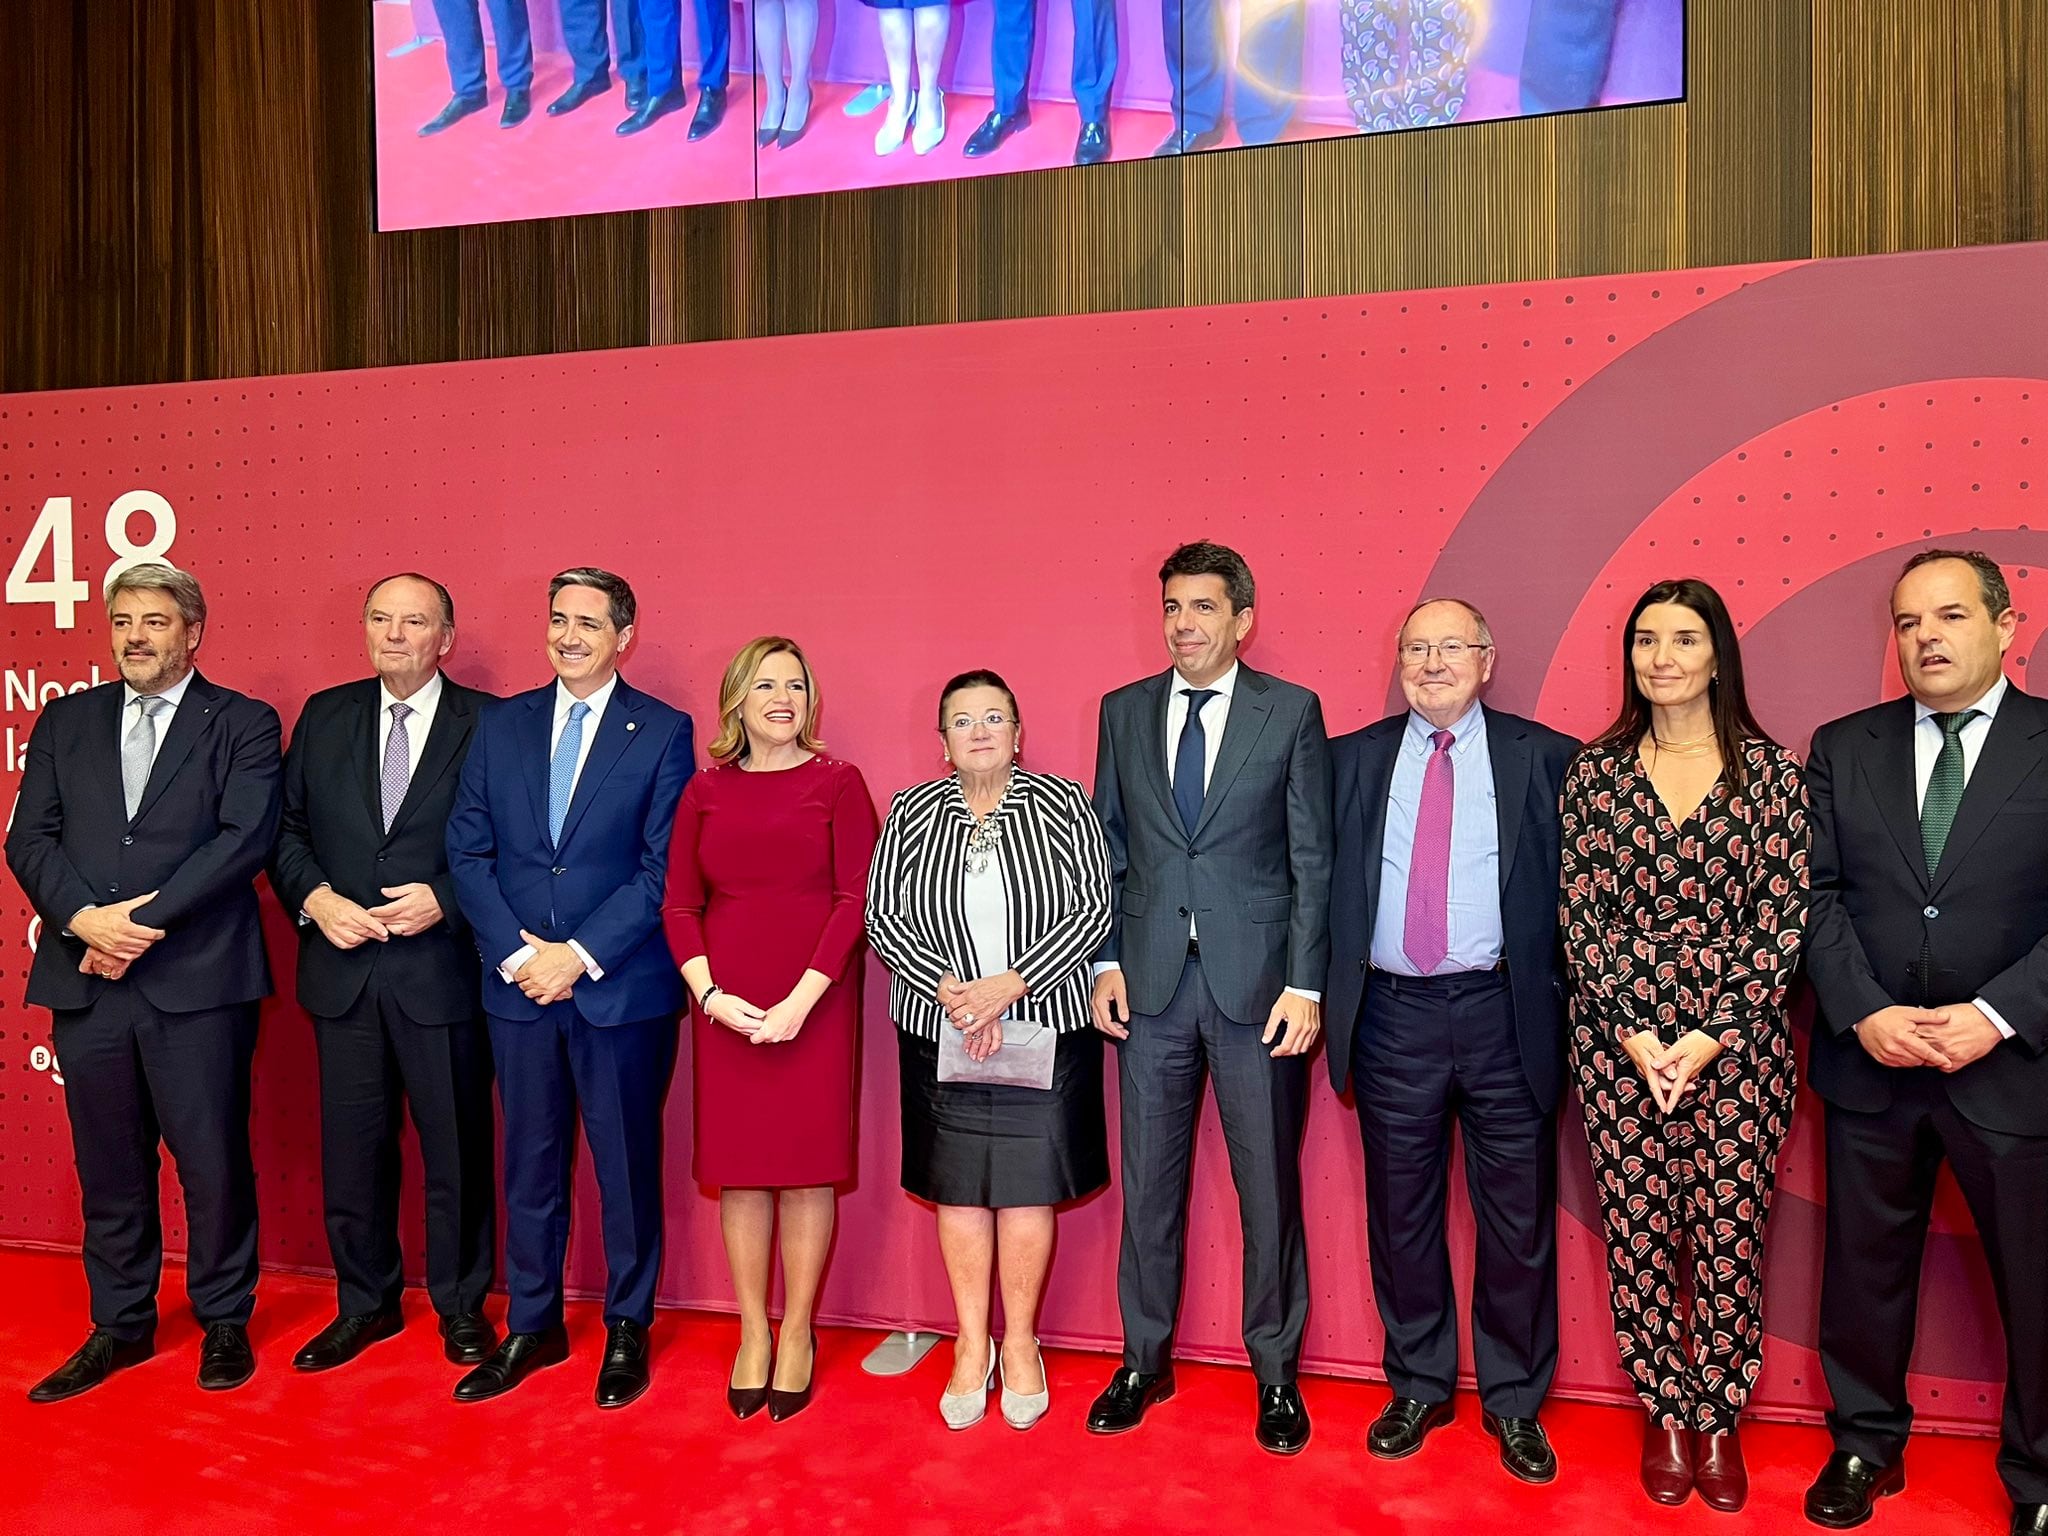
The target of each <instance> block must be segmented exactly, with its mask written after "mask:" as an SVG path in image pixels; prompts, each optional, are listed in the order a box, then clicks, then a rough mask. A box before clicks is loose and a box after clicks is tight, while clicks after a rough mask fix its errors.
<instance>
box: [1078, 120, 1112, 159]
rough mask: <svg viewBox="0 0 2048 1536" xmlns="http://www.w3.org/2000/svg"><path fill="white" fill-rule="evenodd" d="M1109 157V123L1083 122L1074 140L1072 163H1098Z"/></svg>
mask: <svg viewBox="0 0 2048 1536" xmlns="http://www.w3.org/2000/svg"><path fill="white" fill-rule="evenodd" d="M1108 158H1109V124H1107V123H1083V124H1082V125H1081V136H1080V137H1079V138H1078V139H1076V140H1074V164H1076V165H1100V164H1101V163H1102V162H1103V161H1105V160H1107V159H1108Z"/></svg>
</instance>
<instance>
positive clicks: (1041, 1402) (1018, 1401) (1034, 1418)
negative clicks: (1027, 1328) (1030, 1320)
mask: <svg viewBox="0 0 2048 1536" xmlns="http://www.w3.org/2000/svg"><path fill="white" fill-rule="evenodd" d="M1031 1349H1032V1353H1034V1354H1036V1355H1037V1356H1038V1379H1039V1381H1040V1382H1042V1383H1043V1385H1042V1386H1040V1387H1039V1389H1038V1390H1037V1391H1036V1392H1012V1391H1011V1390H1010V1382H1009V1372H1008V1371H1005V1372H1003V1422H1004V1423H1005V1424H1007V1425H1009V1426H1010V1428H1012V1429H1029V1428H1030V1427H1031V1426H1032V1425H1034V1424H1036V1423H1037V1422H1038V1421H1039V1420H1040V1419H1042V1418H1044V1417H1045V1410H1046V1409H1047V1408H1049V1407H1050V1406H1052V1382H1051V1380H1050V1379H1049V1378H1048V1377H1047V1376H1046V1374H1045V1354H1044V1352H1043V1351H1042V1350H1040V1349H1039V1347H1038V1340H1036V1339H1033V1340H1032V1341H1031ZM1002 1359H1003V1357H1002V1352H1001V1351H1000V1350H998V1351H997V1353H996V1363H997V1364H998V1365H1001V1364H1002Z"/></svg>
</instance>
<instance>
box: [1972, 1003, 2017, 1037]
mask: <svg viewBox="0 0 2048 1536" xmlns="http://www.w3.org/2000/svg"><path fill="white" fill-rule="evenodd" d="M1970 1001H1971V1002H1972V1003H1974V1004H1975V1005H1976V1008H1977V1011H1978V1012H1979V1013H1981V1014H1983V1015H1984V1017H1985V1018H1987V1019H1989V1020H1990V1021H1991V1024H1992V1027H1993V1028H1994V1029H1996V1030H1997V1031H1998V1032H1999V1033H2000V1034H2001V1035H2003V1036H2005V1038H2006V1039H2008V1040H2014V1039H2017V1038H2018V1037H2019V1031H2018V1030H2016V1029H2014V1028H2013V1027H2012V1026H2011V1025H2010V1024H2008V1023H2006V1022H2005V1016H2004V1015H2003V1014H2001V1013H2000V1012H1999V1011H1998V1010H1997V1009H1996V1008H1994V1007H1992V1006H1991V1005H1990V1004H1989V1003H1987V1002H1985V1001H1984V999H1983V998H1981V997H1973V998H1971V999H1970Z"/></svg>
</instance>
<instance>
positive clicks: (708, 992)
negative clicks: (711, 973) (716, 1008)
mask: <svg viewBox="0 0 2048 1536" xmlns="http://www.w3.org/2000/svg"><path fill="white" fill-rule="evenodd" d="M721 990H722V989H721V988H720V987H719V985H718V983H717V982H715V981H714V982H713V983H711V985H710V986H708V987H706V988H705V989H704V990H703V992H702V993H701V994H699V996H698V998H697V1006H698V1007H699V1008H702V1009H705V1010H706V1011H707V1012H708V1011H709V1010H710V1007H711V999H712V998H714V997H716V996H718V994H719V992H720V991H721Z"/></svg>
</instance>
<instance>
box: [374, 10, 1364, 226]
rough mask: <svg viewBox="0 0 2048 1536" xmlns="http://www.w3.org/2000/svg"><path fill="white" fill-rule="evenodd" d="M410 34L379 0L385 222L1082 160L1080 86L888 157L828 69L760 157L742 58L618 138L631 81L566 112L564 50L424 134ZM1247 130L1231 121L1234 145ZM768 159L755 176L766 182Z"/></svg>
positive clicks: (1315, 127) (438, 82)
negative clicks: (1020, 121)
mask: <svg viewBox="0 0 2048 1536" xmlns="http://www.w3.org/2000/svg"><path fill="white" fill-rule="evenodd" d="M411 35H412V20H411V16H410V13H409V12H408V11H407V10H406V9H405V8H404V7H400V6H390V5H380V6H378V7H376V44H375V46H376V59H375V64H376V89H377V224H378V227H379V228H380V229H387V230H390V229H418V228H422V227H426V226H431V225H440V224H488V223H494V222H497V221H500V220H505V219H534V218H551V217H555V216H557V215H568V214H584V213H611V212H616V211H618V210H620V209H627V208H671V207H679V206H682V205H684V204H688V203H723V202H737V201H741V200H743V199H746V198H750V197H753V196H755V195H756V192H757V190H758V193H759V195H760V196H763V197H782V196H788V195H791V194H795V193H802V192H829V191H837V190H841V189H844V188H848V187H875V186H899V185H902V184H904V183H906V182H915V181H943V180H947V179H950V178H954V177H961V176H988V175H1000V174H1005V173H1008V172H1013V171H1035V170H1047V169H1050V168H1053V167H1056V166H1068V165H1071V164H1072V163H1073V158H1074V139H1075V136H1076V135H1077V134H1078V133H1079V132H1080V126H1081V124H1080V116H1079V113H1078V112H1077V111H1076V109H1075V107H1074V105H1073V104H1072V103H1071V102H1063V101H1048V102H1042V103H1036V104H1034V105H1033V107H1032V121H1031V126H1030V127H1029V128H1027V129H1026V130H1025V131H1024V132H1023V133H1021V134H1019V135H1018V136H1017V137H1015V138H1013V139H1011V140H1010V141H1009V142H1008V143H1007V144H1005V145H1004V146H1003V147H1002V149H1001V150H1000V151H999V152H998V153H996V154H994V155H992V156H990V157H989V158H987V159H985V160H969V159H967V158H965V157H964V156H963V155H962V154H961V153H960V146H961V145H962V144H964V143H966V142H967V136H968V135H969V134H971V133H973V132H974V130H975V128H976V126H977V125H978V124H979V123H980V122H981V120H982V118H983V117H984V116H985V115H986V114H987V112H988V109H989V98H988V97H986V96H969V95H952V94H950V93H949V94H948V95H947V98H946V107H947V111H946V137H945V139H944V140H943V141H941V142H940V144H939V145H938V147H937V148H936V149H934V150H932V151H931V152H930V153H929V154H926V155H916V154H913V153H911V150H910V147H909V145H908V144H906V145H905V146H904V147H903V148H901V149H899V150H897V151H896V152H895V153H894V154H892V155H889V156H887V157H886V158H884V157H882V156H878V155H876V153H875V130H876V129H877V128H879V127H880V126H881V122H882V117H881V114H880V113H879V112H877V113H874V114H871V115H869V116H867V117H859V118H850V117H848V116H846V115H845V113H844V112H842V111H841V110H840V109H841V108H842V107H843V106H844V105H845V104H846V102H847V101H848V100H849V99H850V98H851V97H852V96H853V95H854V94H855V93H856V92H857V91H858V90H859V89H860V87H859V86H858V85H847V84H835V83H833V82H830V81H820V82H819V83H818V85H817V87H816V99H815V101H814V103H813V105H812V108H811V124H810V130H809V132H808V133H806V134H805V135H804V137H803V138H802V139H801V140H800V141H799V142H798V143H797V144H795V145H793V146H792V147H791V148H789V149H787V150H783V149H776V148H772V147H771V148H769V149H765V150H762V151H761V152H760V163H759V166H758V168H757V167H756V165H755V159H754V154H755V152H754V121H755V108H754V101H753V95H752V92H753V89H754V80H753V77H752V76H751V75H744V74H740V73H738V72H737V71H736V72H735V73H734V74H733V76H732V81H731V85H730V98H729V99H730V103H731V105H730V107H729V109H728V111H727V114H726V119H725V121H724V122H723V123H722V124H721V125H720V126H719V128H718V129H717V131H716V132H714V133H712V134H710V135H709V136H708V137H706V138H703V139H700V140H698V141H697V142H696V143H695V144H692V143H690V142H689V139H688V132H689V126H690V113H691V112H694V111H695V110H696V103H697V84H696V79H695V76H694V75H693V74H690V73H689V71H688V70H687V69H686V71H685V74H686V76H688V78H687V79H686V82H685V83H686V85H687V86H688V89H689V94H690V101H689V106H688V107H687V108H686V109H685V110H684V111H682V112H678V113H676V114H675V115H674V116H673V117H669V118H664V119H663V120H662V121H661V122H659V123H657V124H655V125H654V126H653V127H652V128H650V129H648V130H647V131H646V132H644V133H641V134H638V135H635V136H634V137H632V138H628V139H621V138H619V137H618V135H617V134H615V133H614V132H613V129H615V128H616V127H617V126H618V124H619V121H620V119H622V118H623V117H624V116H625V115H626V108H625V92H624V88H623V87H622V86H620V85H618V84H617V83H614V86H613V89H612V91H611V93H610V94H609V95H607V96H603V97H600V98H599V99H598V100H596V101H593V102H591V103H589V104H588V105H587V106H585V107H583V108H581V109H580V110H578V111H576V112H572V113H570V114H568V115H567V116H564V117H559V118H551V117H549V116H548V115H547V112H546V107H547V104H548V103H549V102H550V101H552V100H554V98H555V97H556V96H558V95H559V94H560V93H561V92H562V91H564V90H566V89H567V88H568V85H569V81H570V78H571V73H570V68H569V61H568V59H567V58H565V57H563V56H561V55H559V54H537V55H536V56H535V58H534V75H533V115H532V116H531V117H530V118H528V119H527V120H526V121H525V122H524V123H522V124H520V125H519V126H518V127H517V128H511V129H503V128H500V127H499V126H498V111H499V108H500V107H501V106H503V104H504V93H503V92H502V91H501V90H500V89H499V88H498V84H497V74H496V71H497V62H496V58H495V55H494V56H493V57H492V60H491V64H490V69H491V85H490V92H491V104H490V106H489V107H488V108H487V109H486V110H485V111H482V112H478V113H476V114H475V115H473V116H471V117H468V118H465V119H464V120H463V121H461V122H459V123H457V124H456V125H455V126H454V127H453V128H450V129H448V130H447V131H446V132H444V133H441V134H437V135H436V136H435V137H433V138H430V139H422V138H420V137H419V136H418V130H419V126H420V124H422V123H424V122H426V121H427V120H428V119H429V118H431V117H432V116H433V115H434V114H435V113H436V112H439V111H440V110H441V108H442V107H443V106H444V105H445V104H446V103H447V100H448V94H449V90H448V64H447V59H446V57H445V56H444V55H443V53H442V51H441V46H440V44H439V43H438V42H436V43H431V44H429V45H427V46H426V47H422V48H415V49H413V50H412V51H410V52H408V53H403V54H401V55H399V56H398V57H397V58H392V57H391V56H390V54H391V50H392V49H393V48H396V47H398V46H399V45H400V44H402V43H404V42H406V41H407V40H408V39H409V38H410V37H411ZM1170 122H1171V120H1170V118H1169V117H1168V115H1167V114H1166V113H1164V112H1142V111H1121V110H1119V111H1114V112H1112V113H1111V114H1110V141H1111V144H1112V145H1113V147H1114V150H1115V154H1114V158H1115V159H1118V160H1134V159H1142V158H1144V157H1145V156H1147V155H1150V154H1151V153H1152V151H1153V150H1154V149H1156V148H1157V147H1158V146H1159V144H1160V142H1161V141H1162V140H1163V139H1165V137H1166V135H1167V131H1168V128H1169V126H1170ZM1347 131H1348V130H1347V129H1345V128H1342V127H1340V126H1338V125H1336V124H1331V123H1312V122H1297V123H1295V124H1294V125H1293V126H1292V127H1291V128H1289V130H1288V132H1287V134H1286V137H1287V138H1289V139H1308V138H1322V137H1329V136H1332V135H1336V134H1341V133H1345V132H1347ZM1236 142H1237V139H1236V134H1235V131H1234V130H1231V131H1229V132H1228V133H1227V134H1226V137H1225V139H1224V145H1225V146H1226V147H1228V146H1232V145H1235V144H1236ZM757 170H758V189H757Z"/></svg>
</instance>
